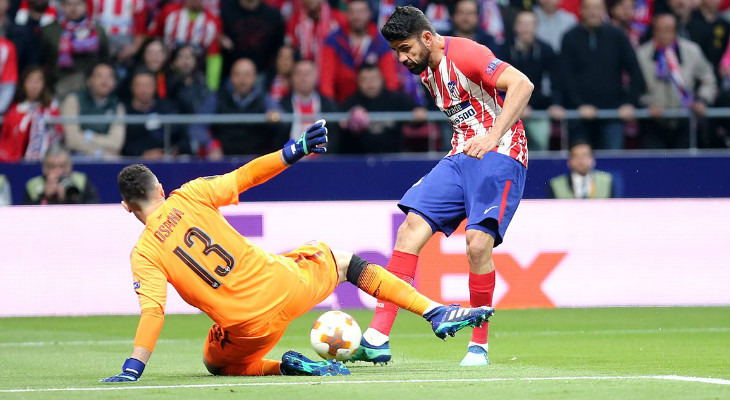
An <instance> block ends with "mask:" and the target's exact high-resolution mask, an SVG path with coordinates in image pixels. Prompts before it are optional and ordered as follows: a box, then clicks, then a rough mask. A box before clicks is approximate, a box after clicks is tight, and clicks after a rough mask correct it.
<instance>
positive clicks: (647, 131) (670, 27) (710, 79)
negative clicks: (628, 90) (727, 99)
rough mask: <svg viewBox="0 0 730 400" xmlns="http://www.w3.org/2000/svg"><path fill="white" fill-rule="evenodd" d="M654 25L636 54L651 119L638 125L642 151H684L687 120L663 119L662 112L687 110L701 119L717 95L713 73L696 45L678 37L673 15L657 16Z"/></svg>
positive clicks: (687, 126)
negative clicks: (672, 109) (676, 149)
mask: <svg viewBox="0 0 730 400" xmlns="http://www.w3.org/2000/svg"><path fill="white" fill-rule="evenodd" d="M653 25H654V26H653V28H654V29H653V34H654V37H653V38H652V40H651V41H650V42H647V43H645V44H644V45H642V46H641V47H640V48H639V50H638V52H637V57H638V59H639V65H640V66H641V70H642V72H643V74H644V80H645V81H646V85H647V88H648V90H647V93H646V96H645V98H644V99H643V101H642V102H643V103H644V105H645V106H647V107H648V108H649V114H650V115H651V116H652V119H649V120H644V121H642V123H641V139H642V143H643V146H644V147H645V148H661V149H666V148H687V147H689V121H688V120H687V119H685V118H682V119H675V118H669V119H666V118H662V117H663V113H664V110H665V109H668V108H680V107H681V108H690V109H692V110H693V111H694V112H695V113H696V114H697V115H700V116H704V115H705V111H706V107H707V105H708V104H712V102H713V101H715V96H716V94H717V83H716V81H715V74H714V73H713V71H712V66H711V65H710V63H709V62H708V61H707V59H705V57H704V56H703V55H702V49H700V47H699V46H698V45H697V44H696V43H694V42H691V41H689V40H687V39H683V38H678V37H677V20H676V17H675V16H673V15H671V14H660V15H657V16H656V17H655V18H654V24H653ZM695 88H697V90H695Z"/></svg>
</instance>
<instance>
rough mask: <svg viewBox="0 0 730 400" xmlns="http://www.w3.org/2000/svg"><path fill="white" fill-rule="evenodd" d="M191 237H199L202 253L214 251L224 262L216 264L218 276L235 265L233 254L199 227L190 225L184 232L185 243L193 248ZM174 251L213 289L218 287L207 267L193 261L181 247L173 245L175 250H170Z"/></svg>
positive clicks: (218, 283) (224, 273) (226, 272)
mask: <svg viewBox="0 0 730 400" xmlns="http://www.w3.org/2000/svg"><path fill="white" fill-rule="evenodd" d="M193 238H198V239H200V242H201V243H202V244H203V246H204V247H203V255H206V256H207V255H210V253H215V254H217V255H218V257H220V258H221V259H222V260H223V261H224V262H225V265H223V266H221V265H218V266H217V267H216V268H215V273H216V275H218V276H226V275H228V273H229V272H231V270H232V269H233V267H234V266H235V261H234V260H233V256H231V254H230V253H229V252H227V251H226V250H225V249H223V247H221V246H220V245H218V244H214V243H213V240H211V239H210V236H208V234H207V233H205V232H203V230H201V229H200V228H196V227H192V228H190V229H188V231H187V232H185V238H184V241H185V245H186V246H188V248H191V249H192V248H193V245H195V242H194V241H193ZM172 252H173V253H175V255H176V256H178V257H180V259H181V260H182V262H184V263H185V265H187V266H188V267H190V269H192V270H193V272H195V273H196V274H197V275H198V276H199V277H200V278H201V279H203V280H204V281H205V283H207V284H208V285H210V286H211V287H212V288H213V289H218V288H219V287H220V285H221V283H220V282H218V280H217V279H215V277H214V276H213V275H212V274H211V273H210V272H208V270H207V269H205V268H204V267H203V266H202V265H200V263H198V262H197V261H195V259H194V258H193V257H192V256H190V254H188V253H187V252H186V251H185V250H183V248H182V247H180V246H177V247H175V250H173V251H172Z"/></svg>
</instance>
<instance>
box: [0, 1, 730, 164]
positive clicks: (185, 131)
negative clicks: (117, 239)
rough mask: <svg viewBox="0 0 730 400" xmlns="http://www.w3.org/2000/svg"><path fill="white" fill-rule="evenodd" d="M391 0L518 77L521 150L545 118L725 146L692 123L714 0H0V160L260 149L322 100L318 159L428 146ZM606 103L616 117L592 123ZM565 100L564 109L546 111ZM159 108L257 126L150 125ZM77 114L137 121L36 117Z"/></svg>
mask: <svg viewBox="0 0 730 400" xmlns="http://www.w3.org/2000/svg"><path fill="white" fill-rule="evenodd" d="M398 5H413V6H416V7H419V8H421V9H422V10H423V11H424V12H425V13H426V15H427V16H428V17H429V19H430V20H431V21H432V22H433V25H434V28H435V29H436V30H437V31H438V32H439V33H441V34H444V35H450V36H461V37H467V38H471V39H473V40H475V41H477V42H479V43H482V44H484V45H486V46H487V47H489V48H490V49H492V51H493V52H494V53H495V54H496V55H497V57H499V58H501V59H503V60H505V61H507V62H509V63H511V64H512V65H514V66H515V67H516V68H518V69H519V70H521V71H522V72H524V73H525V74H526V75H527V76H528V77H529V78H530V79H531V80H532V82H533V83H534V84H535V92H534V94H533V96H532V99H531V100H530V105H529V107H528V109H527V110H526V111H525V113H524V115H523V117H522V118H523V121H524V122H525V124H526V131H527V134H528V141H529V147H530V150H533V151H535V150H538V151H540V150H551V149H559V148H560V146H561V143H560V136H561V132H560V130H561V129H567V130H568V132H569V138H570V141H571V142H575V143H584V142H585V143H588V144H590V145H592V146H593V148H595V149H631V148H644V149H657V148H659V149H667V148H687V147H689V145H690V143H689V135H688V134H687V132H688V131H689V130H690V124H695V125H694V126H692V127H691V128H692V129H696V131H697V132H698V136H697V138H698V142H697V145H698V146H699V147H703V148H726V147H729V146H730V115H728V117H727V118H715V119H708V118H704V116H705V115H706V113H707V110H708V108H710V107H728V106H730V47H729V46H728V37H729V36H730V0H582V1H581V0H563V1H562V2H561V1H560V0H535V1H532V0H456V1H452V0H445V1H417V0H408V1H403V0H380V1H379V0H349V1H346V0H266V1H262V0H167V1H166V0H0V113H2V130H1V131H0V162H10V163H13V162H19V161H40V160H42V159H43V158H44V157H45V156H46V155H47V153H48V152H49V150H50V149H54V148H56V147H58V146H59V145H61V146H63V147H65V148H66V149H67V150H68V151H70V153H71V154H72V155H80V156H81V155H83V156H88V157H92V158H98V159H113V158H118V157H120V156H131V157H142V158H146V159H162V158H164V157H168V158H169V157H192V158H198V157H200V158H207V159H220V158H222V157H225V156H226V155H237V154H261V153H265V152H268V151H273V150H275V149H277V148H280V147H281V145H282V144H283V143H284V142H285V141H286V140H288V138H289V137H294V136H298V135H299V133H300V132H301V131H302V128H303V127H304V126H306V125H308V124H310V123H312V122H314V121H315V120H317V119H319V115H320V114H321V113H323V112H335V111H341V112H346V113H348V118H346V119H345V120H342V121H340V122H339V123H335V124H331V125H332V126H331V134H330V136H331V139H332V143H331V150H332V151H333V152H335V153H397V152H406V151H411V152H415V151H426V150H438V151H441V150H445V149H446V148H447V147H449V141H450V139H451V131H450V127H449V126H448V124H447V125H446V126H444V125H443V124H439V123H434V122H429V121H427V119H426V116H427V115H428V111H430V110H433V105H432V101H431V100H430V99H429V98H427V96H426V94H425V93H424V90H423V88H422V85H421V84H420V82H419V78H418V77H417V76H413V75H411V74H410V73H409V72H408V71H407V70H406V69H405V67H403V66H402V65H400V64H399V63H398V61H397V60H396V59H395V56H394V53H393V52H392V51H391V49H390V48H389V46H388V43H387V42H386V41H385V40H384V39H383V38H382V36H381V35H380V33H379V29H378V27H379V26H380V25H382V23H383V22H384V20H385V19H386V18H387V17H388V16H389V15H390V13H392V11H393V10H394V8H395V7H396V6H398ZM606 109H608V110H614V111H617V117H618V118H615V119H604V118H596V117H597V113H599V110H606ZM638 109H646V110H647V111H648V114H649V118H636V110H638ZM566 110H577V112H578V113H579V116H580V118H578V119H573V120H571V121H569V122H566V123H561V121H564V120H565V117H566ZM668 110H688V111H689V112H691V113H692V114H693V115H694V116H695V118H692V119H687V118H676V117H673V116H672V114H669V117H667V115H668V114H667V113H668ZM377 111H406V112H410V113H412V117H411V118H410V119H409V120H408V121H404V122H395V121H386V122H382V121H371V120H370V115H371V114H370V113H372V112H377ZM537 111H542V112H537ZM286 113H293V114H294V115H296V116H297V117H296V118H295V120H294V122H293V123H286V124H285V123H281V121H280V116H281V115H282V114H286ZM164 114H201V115H203V114H259V115H266V121H267V122H265V123H260V124H235V125H219V124H205V123H195V124H188V125H182V124H181V125H173V126H172V127H171V128H169V129H165V127H164V126H163V124H161V123H159V121H158V120H156V119H155V118H153V116H154V115H164ZM79 115H82V116H94V115H96V116H120V115H141V116H150V118H149V119H148V120H147V122H146V123H145V124H123V123H120V122H118V121H114V120H113V119H111V118H108V121H107V120H105V119H97V121H96V122H95V123H66V124H49V123H47V122H46V119H47V118H48V117H55V116H68V117H73V116H79ZM563 127H567V128H563Z"/></svg>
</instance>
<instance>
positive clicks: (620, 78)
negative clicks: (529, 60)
mask: <svg viewBox="0 0 730 400" xmlns="http://www.w3.org/2000/svg"><path fill="white" fill-rule="evenodd" d="M581 14H582V17H583V20H582V22H581V24H580V25H578V26H576V27H574V28H573V29H571V30H570V31H568V32H567V33H566V34H565V37H563V44H562V46H561V47H562V60H563V69H562V73H563V74H564V75H563V76H564V79H561V82H562V86H563V89H564V93H563V95H564V99H563V101H564V102H565V104H566V106H568V107H570V108H577V109H578V112H579V113H580V116H581V118H582V120H580V121H578V122H577V123H573V124H572V125H573V126H572V127H571V139H573V140H576V139H578V140H582V141H588V142H590V143H593V144H594V147H597V148H601V149H622V148H623V145H624V134H623V131H624V121H629V120H632V119H633V118H634V111H635V110H634V105H635V104H637V103H638V98H639V94H640V93H643V90H644V80H643V79H642V76H641V70H640V69H639V65H638V62H637V61H636V54H635V53H634V50H633V49H632V48H631V44H630V43H629V40H628V38H627V37H626V35H625V34H624V33H623V32H621V31H620V30H619V29H617V28H615V27H613V26H611V25H609V24H607V23H605V22H603V19H604V17H605V15H606V8H605V6H604V3H603V0H583V2H582V4H581ZM625 83H626V85H625ZM616 108H618V113H619V117H620V119H621V120H623V121H620V120H597V119H596V113H597V110H598V109H616Z"/></svg>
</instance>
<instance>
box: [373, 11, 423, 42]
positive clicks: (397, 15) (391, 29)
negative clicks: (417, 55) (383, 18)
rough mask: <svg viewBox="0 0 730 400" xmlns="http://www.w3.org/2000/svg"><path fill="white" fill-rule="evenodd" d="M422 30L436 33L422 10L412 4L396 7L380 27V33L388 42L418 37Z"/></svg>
mask: <svg viewBox="0 0 730 400" xmlns="http://www.w3.org/2000/svg"><path fill="white" fill-rule="evenodd" d="M423 31H429V32H431V33H434V34H435V33H436V31H435V30H434V29H433V26H432V25H431V22H430V21H429V20H428V18H426V16H425V15H424V14H423V12H422V11H421V10H419V9H417V8H416V7H413V6H405V7H396V8H395V12H394V13H393V14H392V15H391V16H390V18H388V21H387V22H386V23H385V25H383V27H382V28H380V33H382V34H383V37H385V40H387V41H389V42H396V41H401V40H407V39H411V38H414V37H419V36H421V33H423Z"/></svg>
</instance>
